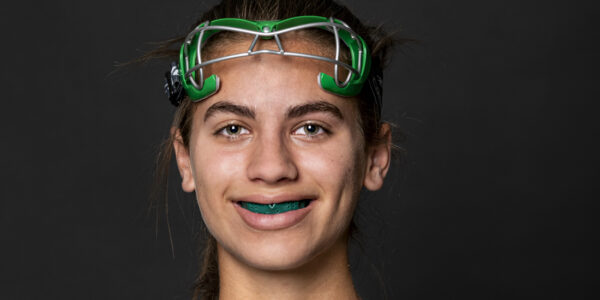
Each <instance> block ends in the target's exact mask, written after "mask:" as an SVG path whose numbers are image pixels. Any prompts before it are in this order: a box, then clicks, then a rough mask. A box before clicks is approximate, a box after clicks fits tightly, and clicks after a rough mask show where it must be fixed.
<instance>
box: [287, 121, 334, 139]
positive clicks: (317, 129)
mask: <svg viewBox="0 0 600 300" xmlns="http://www.w3.org/2000/svg"><path fill="white" fill-rule="evenodd" d="M325 133H327V131H326V130H325V128H323V127H322V126H319V125H317V124H313V123H308V124H304V125H302V126H300V127H299V128H298V129H296V130H294V134H297V135H306V136H317V135H321V134H325Z"/></svg>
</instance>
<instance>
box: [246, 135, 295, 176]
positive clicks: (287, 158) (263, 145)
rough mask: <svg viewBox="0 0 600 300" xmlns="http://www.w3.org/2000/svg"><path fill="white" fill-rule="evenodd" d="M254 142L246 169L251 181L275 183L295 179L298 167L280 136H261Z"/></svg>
mask: <svg viewBox="0 0 600 300" xmlns="http://www.w3.org/2000/svg"><path fill="white" fill-rule="evenodd" d="M255 143H256V144H255V146H254V151H253V152H252V153H251V154H250V155H251V157H250V163H249V164H248V169H247V175H248V178H249V179H250V180H251V181H261V182H264V183H267V184H277V183H281V182H285V181H293V180H296V179H297V177H298V168H297V166H296V164H295V163H294V160H293V158H292V155H291V153H290V151H289V149H288V146H287V145H286V143H285V142H284V141H283V138H282V137H280V136H278V135H277V134H272V135H270V136H262V137H259V139H258V140H256V141H255Z"/></svg>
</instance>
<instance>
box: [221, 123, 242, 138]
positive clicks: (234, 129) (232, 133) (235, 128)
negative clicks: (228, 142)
mask: <svg viewBox="0 0 600 300" xmlns="http://www.w3.org/2000/svg"><path fill="white" fill-rule="evenodd" d="M248 133H250V132H249V131H248V129H246V128H244V127H243V126H240V125H238V124H228V125H227V126H225V127H223V128H221V129H219V130H218V131H217V132H216V134H217V135H224V136H226V137H228V138H236V137H238V136H240V135H243V134H248Z"/></svg>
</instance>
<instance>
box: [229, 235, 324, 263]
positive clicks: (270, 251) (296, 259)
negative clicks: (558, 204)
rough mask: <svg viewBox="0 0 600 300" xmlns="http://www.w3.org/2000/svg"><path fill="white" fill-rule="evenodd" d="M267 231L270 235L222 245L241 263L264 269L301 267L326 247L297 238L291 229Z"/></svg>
mask: <svg viewBox="0 0 600 300" xmlns="http://www.w3.org/2000/svg"><path fill="white" fill-rule="evenodd" d="M268 235H270V236H268V237H264V236H263V237H260V236H257V237H256V238H254V239H252V240H250V241H247V242H244V243H240V241H238V242H237V243H236V244H235V246H233V247H227V245H223V244H220V245H222V247H223V250H225V251H227V252H228V255H230V256H232V257H233V258H235V259H236V260H237V261H238V262H239V263H242V264H244V265H246V266H249V267H251V268H254V269H259V270H265V271H285V270H293V269H297V268H300V267H302V266H303V265H306V264H308V263H309V262H311V261H312V260H313V259H314V258H315V257H316V256H318V254H319V253H321V252H323V251H324V250H325V249H324V247H323V245H322V244H323V243H318V242H315V241H307V240H306V239H297V238H296V237H294V236H293V234H291V233H289V232H280V233H272V232H271V233H269V234H268ZM320 244H321V245H320Z"/></svg>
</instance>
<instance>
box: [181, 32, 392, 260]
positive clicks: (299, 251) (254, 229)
mask: <svg viewBox="0 0 600 300" xmlns="http://www.w3.org/2000/svg"><path fill="white" fill-rule="evenodd" d="M247 45H248V44H247V43H238V44H233V45H228V47H227V49H228V50H227V51H228V52H226V53H223V54H229V51H231V53H240V52H243V51H245V50H246V49H247ZM272 46H273V45H269V44H268V43H267V42H265V44H264V45H261V47H265V48H270V47H272ZM288 47H292V49H291V50H293V51H298V52H301V51H303V50H306V48H307V47H306V46H305V45H303V44H302V43H297V44H295V45H288ZM294 48H295V49H294ZM332 69H333V67H332V65H331V64H328V63H324V62H319V61H315V60H310V59H303V58H291V57H282V56H276V55H258V56H254V57H246V58H242V59H236V60H229V61H224V62H221V63H217V64H214V65H212V67H211V69H210V70H208V71H210V73H214V74H217V75H218V76H219V77H220V79H221V87H220V89H219V91H218V92H217V93H216V94H215V95H213V96H211V97H210V98H208V99H206V100H204V101H203V102H201V103H199V104H196V105H197V107H196V110H195V112H194V115H193V124H192V130H191V137H190V143H189V147H188V148H185V147H184V146H183V145H182V143H181V142H180V141H179V142H175V148H176V153H177V162H178V166H179V169H180V173H181V175H182V178H183V181H182V187H183V189H184V190H185V191H188V192H192V191H195V192H196V197H197V201H198V205H199V207H200V211H201V213H202V217H203V219H204V222H205V223H206V225H207V227H208V229H209V231H210V232H211V233H212V235H213V236H214V237H215V238H216V240H217V242H218V245H219V247H220V248H221V250H223V251H226V253H228V254H229V255H230V256H231V257H233V258H234V259H236V260H237V261H239V262H242V263H244V264H246V265H248V266H252V267H255V268H260V269H267V270H283V269H290V268H294V267H298V266H300V265H302V264H305V263H307V262H309V261H310V260H311V259H314V258H315V257H317V256H318V255H320V254H321V253H323V252H325V251H327V249H329V248H331V247H332V245H334V244H336V243H338V242H340V241H345V239H346V234H347V232H348V226H349V223H350V220H351V218H352V215H353V211H354V208H355V206H356V201H357V199H358V193H359V191H360V189H361V187H362V186H363V185H366V186H367V188H370V189H377V188H379V186H381V182H380V181H381V180H382V178H383V176H385V172H386V171H387V160H386V161H385V162H384V169H382V168H381V167H380V168H379V169H378V170H375V171H377V172H378V174H379V175H378V176H379V178H380V179H381V180H379V181H378V180H377V178H376V177H377V176H376V174H375V173H377V172H375V171H374V168H375V166H376V165H377V159H376V158H375V156H374V154H375V153H378V152H377V150H368V151H365V149H366V148H365V147H364V138H363V136H362V134H361V130H360V126H359V123H358V121H357V120H359V113H358V111H357V108H356V103H355V101H356V99H352V98H345V97H340V96H336V95H333V94H330V93H327V92H325V91H324V90H322V89H321V88H320V87H319V86H318V83H317V75H318V74H319V73H320V72H325V73H331V70H332ZM210 73H208V74H210ZM384 150H385V149H384ZM386 151H387V152H386ZM384 152H386V153H387V155H388V156H389V147H388V148H387V150H385V151H384ZM381 162H382V159H379V163H380V164H381Z"/></svg>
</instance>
